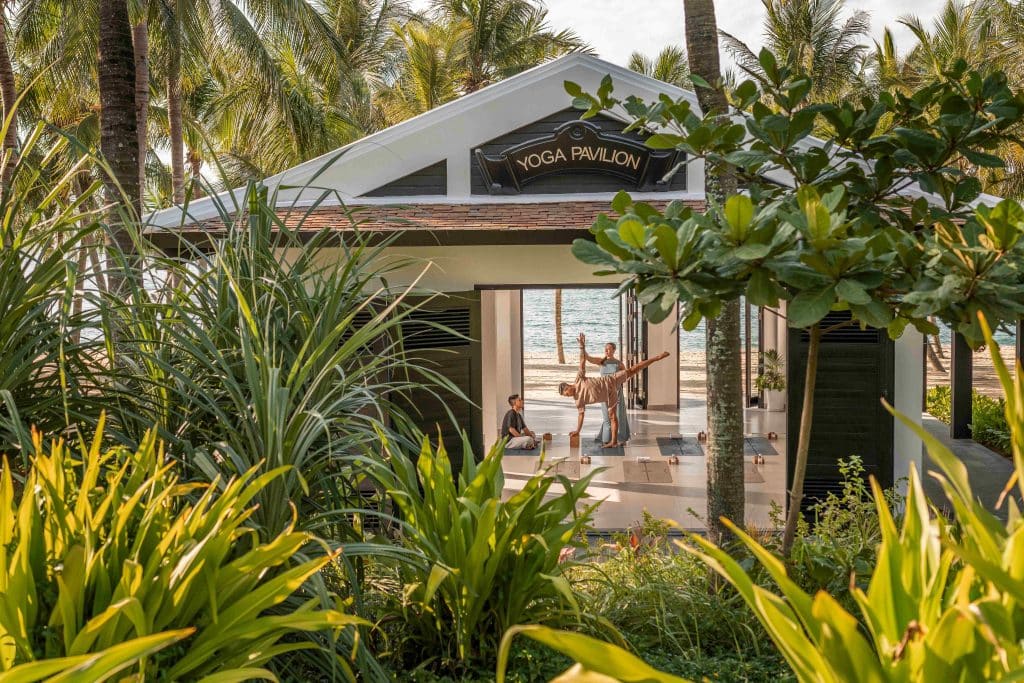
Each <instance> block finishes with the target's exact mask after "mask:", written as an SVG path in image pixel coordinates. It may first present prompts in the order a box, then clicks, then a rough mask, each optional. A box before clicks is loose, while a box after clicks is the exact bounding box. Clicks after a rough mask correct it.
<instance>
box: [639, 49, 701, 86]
mask: <svg viewBox="0 0 1024 683" xmlns="http://www.w3.org/2000/svg"><path fill="white" fill-rule="evenodd" d="M629 68H630V69H631V70H633V71H636V72H637V73H641V74H644V75H645V76H651V77H652V78H657V79H658V80H659V81H664V82H665V83H671V84H672V85H676V86H679V87H680V88H689V87H690V86H691V83H690V65H689V63H688V62H687V60H686V50H685V49H684V48H682V47H680V46H678V45H669V46H667V47H664V48H662V50H661V52H659V53H658V54H657V55H655V57H654V58H653V59H652V58H651V57H648V56H647V55H645V54H644V53H642V52H634V53H633V54H631V55H630V56H629Z"/></svg>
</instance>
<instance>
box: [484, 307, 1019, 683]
mask: <svg viewBox="0 0 1024 683" xmlns="http://www.w3.org/2000/svg"><path fill="white" fill-rule="evenodd" d="M982 329H983V333H984V334H985V336H986V338H987V340H988V342H989V344H990V345H992V346H993V347H994V349H995V350H994V351H993V354H992V357H993V362H994V363H995V366H996V370H997V372H998V373H999V376H1000V379H1001V381H1002V384H1003V388H1004V390H1005V392H1006V408H1005V413H1006V418H1007V422H1008V423H1009V424H1010V426H1011V446H1012V452H1013V460H1014V468H1015V469H1014V474H1013V476H1012V477H1011V479H1010V481H1009V482H1008V483H1007V493H1012V494H1014V495H1013V496H1010V497H1008V498H1006V500H1005V501H1004V502H1003V503H1002V504H1005V505H1008V506H1009V507H1010V508H1011V510H1010V514H1009V516H1008V520H1007V521H1006V522H1002V521H1000V520H999V519H998V518H997V517H996V516H995V515H994V514H993V513H992V512H991V511H989V510H986V509H985V508H984V506H982V505H981V503H980V502H978V500H977V499H975V497H974V496H973V494H972V492H971V486H970V480H969V477H968V475H967V472H966V470H965V469H964V467H963V465H962V464H961V463H960V462H959V461H958V460H957V458H956V456H955V455H953V453H952V452H950V451H949V450H948V449H947V448H946V447H945V446H943V445H942V444H941V443H940V442H939V441H938V440H936V439H934V438H933V437H931V436H930V435H929V434H928V433H927V432H926V431H924V430H923V429H921V428H920V427H918V426H917V425H916V424H915V423H914V421H913V420H911V419H910V418H908V417H905V416H902V415H899V414H896V417H897V418H898V419H900V420H901V421H902V422H904V423H905V424H906V425H907V426H908V427H910V428H912V429H915V430H916V431H917V432H918V434H919V435H920V436H921V438H922V439H923V440H924V441H925V445H926V447H927V449H928V454H929V456H930V457H931V459H932V462H934V463H935V464H936V465H937V466H938V468H939V470H940V472H941V473H939V474H936V476H937V477H938V480H939V483H940V485H941V486H942V488H943V490H944V491H945V494H946V495H947V496H948V497H949V499H950V501H951V502H952V506H953V509H954V512H955V515H956V521H955V522H953V521H950V520H948V519H946V518H945V517H943V516H942V515H941V514H939V513H938V511H936V510H935V509H934V506H932V505H931V504H929V502H928V500H927V499H926V498H925V494H924V491H923V488H922V486H921V480H920V477H919V475H918V473H917V470H916V468H912V469H911V472H910V480H909V483H908V493H907V498H906V504H905V508H904V512H903V515H902V521H901V520H899V519H898V518H896V517H894V515H893V513H892V511H891V510H890V508H889V501H888V498H887V496H886V495H885V494H884V493H883V492H882V490H881V489H880V487H879V486H878V485H877V483H876V482H872V488H873V492H874V499H875V506H876V512H877V520H878V524H879V527H878V528H879V535H880V543H879V545H878V549H877V557H876V558H875V559H874V562H873V563H871V564H870V565H868V569H869V570H870V572H871V575H870V578H869V579H868V580H867V581H866V582H865V583H862V584H860V585H858V583H859V582H856V583H855V582H852V581H851V587H850V594H851V597H852V601H853V606H851V607H849V608H848V607H846V606H844V605H843V604H842V603H841V602H840V601H839V600H837V599H836V597H835V596H834V595H833V594H830V593H829V592H827V591H825V590H819V591H818V592H816V593H814V594H813V595H812V594H811V593H809V592H807V591H806V590H805V589H804V588H802V587H801V586H800V585H799V584H798V583H797V581H796V580H794V577H793V576H792V574H791V573H790V571H789V568H788V567H787V565H786V564H785V563H784V562H783V561H782V560H781V559H780V558H779V557H777V556H776V555H775V554H774V553H773V552H772V551H771V550H770V549H769V548H767V547H765V546H764V545H763V544H761V543H760V542H758V541H757V540H756V539H754V538H753V537H752V536H751V535H750V534H748V533H746V532H744V531H742V530H740V529H739V528H737V527H736V526H735V525H732V524H730V526H731V527H732V529H733V531H734V532H735V533H736V535H737V536H738V538H739V539H740V541H741V543H742V544H743V545H744V546H745V547H746V549H747V550H748V551H750V552H751V553H753V555H754V557H756V559H757V563H758V566H757V567H752V568H751V567H747V566H745V564H744V563H743V562H742V561H741V560H738V559H737V557H736V555H735V553H734V552H726V551H725V550H723V549H722V548H718V547H716V546H715V545H713V544H712V543H710V542H709V541H707V540H706V539H704V538H702V537H700V536H698V535H690V536H689V539H688V542H686V543H684V544H683V549H684V550H685V551H686V552H688V553H689V554H691V555H693V556H695V557H697V558H700V559H701V560H702V561H703V562H704V563H706V564H707V566H708V567H710V568H712V569H713V570H714V571H716V572H717V573H718V574H720V575H721V576H722V577H723V578H724V579H725V580H727V581H728V582H729V583H730V584H731V585H732V586H734V587H735V588H736V590H738V591H739V593H740V594H741V595H742V596H743V599H744V601H745V602H746V604H747V606H748V607H749V609H750V611H751V612H752V613H753V614H754V615H756V617H757V618H758V620H759V621H760V622H761V625H762V626H763V627H764V628H765V630H766V631H767V632H768V634H769V635H770V636H771V638H772V641H773V642H774V643H775V645H776V647H777V648H778V650H779V652H780V653H781V654H782V655H783V657H785V659H786V661H787V662H788V664H789V666H790V667H791V668H792V670H793V672H794V673H795V674H796V677H797V679H798V680H800V681H833V680H840V681H932V680H979V681H980V680H1016V679H1017V678H1018V677H1019V676H1020V673H1021V671H1024V650H1022V649H1021V633H1020V625H1021V623H1022V618H1024V595H1022V594H1021V585H1024V565H1022V564H1021V562H1020V558H1021V557H1022V554H1021V549H1020V547H1019V546H1020V543H1021V542H1022V539H1024V518H1022V517H1021V515H1020V510H1019V507H1018V504H1017V503H1016V501H1015V500H1014V496H1016V497H1019V496H1021V495H1022V494H1024V377H1022V376H1021V372H1020V369H1019V368H1018V372H1017V374H1016V377H1015V378H1014V376H1013V375H1011V372H1010V371H1009V370H1008V369H1007V368H1006V366H1005V365H1004V364H1003V361H1002V358H1001V357H1000V355H999V353H998V347H995V346H994V343H993V342H992V338H991V334H990V332H989V331H988V328H987V326H986V325H985V324H984V322H982ZM761 572H767V573H768V575H769V576H770V577H771V580H772V582H773V583H774V586H775V587H774V589H773V588H770V587H766V586H764V585H761V584H760V583H759V581H758V577H759V576H760V575H761ZM776 591H777V592H776ZM779 593H781V595H780V594H779ZM519 633H522V634H525V635H527V636H529V637H531V638H533V639H535V640H538V641H539V642H542V643H544V644H546V645H548V646H550V647H553V648H554V649H556V650H558V651H560V652H562V653H564V654H566V655H568V656H570V657H572V658H574V659H575V660H576V661H577V662H578V663H577V664H576V665H574V670H575V671H576V672H579V673H582V672H585V671H592V672H596V673H598V674H603V675H606V676H611V677H614V678H617V679H619V680H645V681H666V682H668V681H680V680H682V679H679V678H676V677H673V676H671V675H669V674H667V673H662V672H660V671H656V670H653V669H651V668H650V667H648V666H647V665H646V664H644V663H643V662H642V661H640V660H637V659H635V658H633V657H632V655H630V654H629V653H626V652H624V651H621V650H619V649H618V648H616V647H615V646H613V645H610V644H607V643H602V642H600V641H596V640H594V639H591V638H588V637H586V636H583V635H580V634H572V633H563V632H558V631H554V630H552V629H548V628H545V627H541V626H524V627H519V628H517V629H512V630H511V631H510V632H509V634H508V635H507V636H506V640H505V642H504V643H503V650H502V654H501V657H500V659H499V665H498V670H499V681H500V680H501V679H502V676H501V674H502V673H503V672H504V669H505V656H506V655H507V648H508V646H509V644H510V641H511V638H512V637H514V636H515V635H516V634H519Z"/></svg>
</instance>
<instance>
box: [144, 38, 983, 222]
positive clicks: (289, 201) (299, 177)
mask: <svg viewBox="0 0 1024 683" xmlns="http://www.w3.org/2000/svg"><path fill="white" fill-rule="evenodd" d="M606 75H610V76H611V77H612V81H613V83H614V87H615V94H616V95H617V96H618V97H620V98H624V97H626V96H628V95H636V96H637V97H639V98H641V99H644V100H647V101H651V100H655V99H657V98H658V97H659V96H660V95H662V94H666V95H669V96H670V97H672V98H676V99H678V98H685V99H687V100H689V101H690V103H691V105H692V106H693V108H694V110H695V111H699V105H698V103H697V98H696V95H695V94H694V93H693V91H690V90H683V89H682V88H679V87H677V86H674V85H671V84H669V83H665V82H664V81H660V80H658V79H656V78H652V77H650V76H645V75H643V74H639V73H637V72H635V71H631V70H630V69H627V68H625V67H622V66H619V65H617V64H612V63H611V62H606V61H604V60H602V59H598V58H597V57H594V56H592V55H587V54H582V53H572V54H568V55H565V56H563V57H560V58H558V59H554V60H552V61H550V62H547V63H545V64H542V65H540V66H537V67H534V68H533V69H530V70H528V71H524V72H522V73H520V74H517V75H515V76H512V77H510V78H507V79H505V80H503V81H500V82H498V83H495V84H493V85H490V86H488V87H486V88H483V89H481V90H478V91H477V92H474V93H471V94H469V95H465V96H463V97H460V98H459V99H457V100H453V101H451V102H449V103H447V104H444V105H442V106H440V107H437V108H435V109H432V110H430V111H428V112H425V113H423V114H420V115H419V116H416V117H414V118H411V119H408V120H407V121H403V122H402V123H399V124H396V125H394V126H391V127H390V128H386V129H384V130H381V131H378V132H376V133H373V134H372V135H368V136H366V137H365V138H361V139H360V140H357V141H355V142H352V143H350V144H348V145H345V146H344V147H341V148H339V149H337V150H335V151H333V152H329V153H327V154H324V155H322V156H320V157H317V158H315V159H310V160H309V161H306V162H304V163H301V164H299V165H297V166H295V167H293V168H290V169H288V170H286V171H284V172H282V173H279V174H277V175H273V176H270V177H269V178H266V179H265V180H264V181H263V184H264V185H266V186H267V187H268V188H269V189H270V191H271V192H272V193H273V192H275V191H276V198H277V206H278V207H281V208H297V207H304V206H310V205H313V204H316V205H317V206H318V207H324V209H327V208H328V207H337V206H340V205H342V204H428V203H429V204H453V205H457V204H476V203H487V204H491V203H509V204H525V203H538V202H540V203H543V202H548V201H552V200H559V196H552V195H547V196H544V195H520V196H512V197H508V196H506V197H497V196H496V197H492V196H489V195H473V194H471V192H470V164H471V163H472V162H471V151H472V150H473V149H475V148H476V147H477V146H479V145H482V144H483V143H485V142H487V141H489V140H493V139H495V138H498V137H500V136H502V135H504V134H506V133H509V132H510V131H513V130H516V129H517V128H520V127H523V126H526V125H528V124H530V123H533V122H535V121H538V120H540V119H542V118H544V117H545V116H548V115H551V114H553V113H555V112H558V111H562V110H564V109H566V108H567V107H568V106H570V103H571V102H570V97H569V95H568V94H567V93H566V92H565V87H564V83H565V81H573V82H575V83H578V84H579V85H580V86H582V87H583V89H584V90H585V91H589V92H594V91H596V90H597V88H598V86H599V85H600V83H601V79H602V78H604V77H605V76H606ZM737 116H742V115H739V114H738V115H737ZM823 144H824V142H823V141H822V140H818V139H815V138H808V139H806V140H804V141H802V143H801V145H803V146H805V147H810V146H814V145H817V146H821V145H823ZM442 161H443V162H446V163H447V174H446V175H447V190H448V191H447V194H445V195H436V196H432V197H426V196H423V197H378V198H368V197H364V196H363V195H365V194H366V193H367V192H371V191H373V190H375V189H377V188H380V187H382V186H384V185H387V184H388V183H391V182H393V181H395V180H398V179H400V178H403V177H405V176H407V175H409V174H411V173H414V172H416V171H418V170H420V169H423V168H426V167H428V166H432V165H434V164H438V163H439V162H442ZM701 169H702V167H701V166H698V165H696V164H694V165H691V168H688V170H687V172H688V177H689V178H691V179H695V180H697V182H691V183H690V186H689V187H690V188H691V189H690V191H688V192H685V193H681V194H680V193H668V192H658V193H634V196H636V197H637V198H646V199H672V198H676V199H688V200H699V199H703V196H704V193H703V185H702V180H703V178H702V170H701ZM765 175H766V176H767V177H769V178H771V179H773V180H775V181H777V182H780V183H783V184H787V185H788V184H790V183H791V182H792V179H791V178H789V177H788V176H787V175H786V174H785V173H784V172H782V171H781V170H772V171H768V172H767V173H766V174H765ZM904 192H906V193H907V194H909V195H912V196H924V197H926V198H928V199H929V200H931V201H937V199H938V198H937V197H936V196H935V195H932V194H930V193H927V192H924V191H922V190H921V189H920V188H917V187H912V188H907V189H906V190H904ZM243 194H244V191H243V190H241V189H236V190H234V191H230V192H227V191H225V192H222V193H220V194H219V195H217V198H216V200H214V199H211V198H209V197H206V198H202V199H198V200H195V201H193V202H191V203H190V204H188V205H187V207H184V212H185V213H184V215H183V208H182V207H171V208H168V209H164V210H161V211H157V212H154V213H153V214H151V215H150V217H149V221H148V223H149V226H151V228H152V229H157V230H159V229H161V228H172V229H173V228H177V227H179V226H182V225H199V224H203V223H207V222H209V221H215V220H216V219H218V218H219V217H220V211H219V210H218V203H219V204H220V206H222V207H227V208H228V210H229V211H231V212H232V213H233V209H234V208H235V207H236V206H238V204H239V203H240V202H241V200H242V197H243ZM561 198H562V199H561V201H564V200H577V201H578V200H583V199H587V200H595V201H602V200H604V199H606V198H605V197H602V196H586V197H584V196H577V195H562V196H561ZM998 201H999V198H998V197H994V196H992V195H982V196H981V197H979V198H978V199H977V200H976V201H975V203H977V204H995V203H997V202H998ZM320 210H321V209H320V208H318V209H317V211H318V212H319V211H320ZM328 213H329V212H328Z"/></svg>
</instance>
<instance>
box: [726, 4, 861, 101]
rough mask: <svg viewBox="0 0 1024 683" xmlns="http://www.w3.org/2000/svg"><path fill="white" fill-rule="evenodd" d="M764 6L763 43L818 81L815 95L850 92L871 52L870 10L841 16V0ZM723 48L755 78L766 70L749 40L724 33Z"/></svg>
mask: <svg viewBox="0 0 1024 683" xmlns="http://www.w3.org/2000/svg"><path fill="white" fill-rule="evenodd" d="M761 3H762V4H763V5H764V9H765V24H764V46H765V47H766V48H767V49H769V50H770V51H771V52H772V53H773V54H774V55H775V57H776V59H777V61H778V62H779V63H781V64H786V65H787V66H789V67H791V68H794V69H796V70H798V71H800V72H802V73H804V74H805V75H807V76H810V77H811V79H812V80H813V82H814V89H815V99H817V100H821V101H835V100H838V99H841V98H843V97H844V96H846V95H847V94H849V88H850V85H851V84H852V83H854V82H856V79H857V75H858V73H859V72H860V68H861V64H862V62H863V60H864V58H865V57H866V56H867V54H868V46H867V45H866V44H865V43H864V42H863V41H864V40H866V39H867V36H868V31H869V30H870V28H871V26H870V20H869V17H868V14H867V12H863V11H859V10H858V11H855V12H853V14H852V15H851V16H850V17H848V18H847V19H845V20H844V19H843V18H842V14H843V9H844V7H843V0H761ZM722 37H723V39H724V44H725V49H726V52H728V53H729V54H730V55H732V57H733V59H734V60H735V61H736V64H737V66H738V67H739V68H740V69H741V70H742V71H744V72H746V73H747V74H749V75H750V76H751V77H753V78H757V79H762V78H763V77H764V72H763V70H762V67H761V64H760V62H759V61H758V58H757V55H756V54H755V53H754V51H753V50H751V49H750V48H749V47H748V46H747V45H746V43H744V42H743V41H741V40H739V39H738V38H736V37H735V36H732V35H730V34H728V33H726V32H724V31H723V32H722Z"/></svg>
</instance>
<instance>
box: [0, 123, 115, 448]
mask: <svg viewBox="0 0 1024 683" xmlns="http://www.w3.org/2000/svg"><path fill="white" fill-rule="evenodd" d="M7 125H8V124H4V125H2V126H0V128H2V129H3V130H6V127H7ZM46 129H47V126H46V125H45V124H44V123H43V122H39V123H38V124H37V125H36V126H35V127H34V128H32V129H31V130H29V131H26V134H25V136H24V139H23V141H22V142H21V145H20V148H19V153H18V155H16V157H15V158H13V159H11V158H6V159H3V160H2V161H0V167H3V170H4V171H5V172H6V173H7V174H9V177H5V178H4V183H5V184H6V183H8V182H9V183H10V186H9V188H7V189H5V190H4V191H0V451H3V452H7V453H11V454H13V453H14V452H16V451H20V452H21V455H22V457H21V458H19V460H20V461H21V465H22V466H24V465H26V464H27V457H28V452H29V449H30V446H31V443H30V439H29V438H28V437H27V436H26V435H24V434H21V433H19V426H20V424H21V423H22V422H23V421H27V422H28V423H29V424H34V425H37V426H38V427H39V428H41V429H44V430H47V431H54V432H56V431H57V430H60V429H63V428H64V427H65V426H66V425H67V424H69V422H71V421H72V420H74V419H75V418H77V417H78V415H79V414H80V413H81V412H83V411H84V410H86V409H85V408H84V404H85V403H86V400H87V397H86V396H85V395H84V392H83V390H82V384H83V382H82V379H83V377H84V376H85V375H86V374H87V368H88V365H89V360H90V352H91V351H92V350H93V349H94V348H95V346H96V344H95V343H94V341H93V340H91V339H87V338H84V337H83V336H82V335H81V329H82V328H83V327H86V326H87V325H88V323H87V322H86V321H87V320H88V319H89V318H90V314H89V312H88V311H83V309H82V306H81V304H80V302H81V297H79V296H76V290H77V289H79V288H80V287H81V281H82V279H83V278H82V276H81V273H80V271H81V270H82V269H83V267H84V266H85V264H86V255H87V254H88V253H89V249H88V245H89V243H91V242H93V241H95V240H97V239H100V238H99V237H98V233H99V229H100V223H99V217H100V213H99V210H98V209H97V208H96V203H95V198H94V196H93V195H94V194H95V191H96V189H97V187H98V186H99V185H98V183H97V184H95V185H93V186H90V185H89V184H88V183H87V182H82V181H80V179H79V176H80V175H81V171H82V167H83V166H84V165H85V163H86V160H85V159H84V158H83V159H79V160H78V162H77V163H76V164H72V166H71V168H65V167H62V166H60V164H59V163H58V162H57V161H56V160H55V159H56V158H57V157H58V156H59V154H60V152H61V151H62V150H66V149H67V147H68V144H69V141H68V140H67V139H66V138H64V137H62V136H59V135H58V136H57V137H56V139H55V141H54V144H53V148H52V149H51V153H50V154H44V153H43V151H42V149H41V145H40V136H42V135H43V134H44V131H46ZM72 192H73V193H74V195H75V198H74V201H71V200H70V199H69V198H68V195H69V194H71V193H72Z"/></svg>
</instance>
